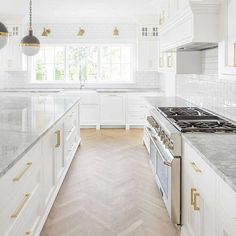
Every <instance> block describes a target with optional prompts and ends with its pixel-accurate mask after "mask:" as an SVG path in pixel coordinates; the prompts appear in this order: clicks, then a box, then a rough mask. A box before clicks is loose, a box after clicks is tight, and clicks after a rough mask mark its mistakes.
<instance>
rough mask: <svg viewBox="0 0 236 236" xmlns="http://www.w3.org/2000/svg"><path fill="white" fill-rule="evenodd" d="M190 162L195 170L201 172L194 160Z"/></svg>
mask: <svg viewBox="0 0 236 236" xmlns="http://www.w3.org/2000/svg"><path fill="white" fill-rule="evenodd" d="M190 164H191V166H192V167H193V169H194V170H195V172H197V173H202V171H201V170H200V169H199V168H198V167H197V165H196V164H195V163H194V162H191V163H190Z"/></svg>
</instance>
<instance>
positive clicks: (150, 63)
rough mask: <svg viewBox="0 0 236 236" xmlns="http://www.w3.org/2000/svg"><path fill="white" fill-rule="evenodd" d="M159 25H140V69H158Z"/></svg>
mask: <svg viewBox="0 0 236 236" xmlns="http://www.w3.org/2000/svg"><path fill="white" fill-rule="evenodd" d="M157 38H158V27H157V25H148V24H146V25H142V26H139V27H138V62H137V63H138V68H137V70H138V71H157V70H158V42H157Z"/></svg>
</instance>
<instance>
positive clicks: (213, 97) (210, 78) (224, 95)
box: [175, 48, 236, 121]
mask: <svg viewBox="0 0 236 236" xmlns="http://www.w3.org/2000/svg"><path fill="white" fill-rule="evenodd" d="M175 94H176V95H177V96H179V97H182V98H184V99H186V100H188V101H190V102H192V103H194V104H196V105H197V106H201V107H203V108H206V109H209V110H211V111H213V112H216V113H218V114H220V115H222V116H224V117H226V118H229V119H231V120H234V121H236V78H235V77H224V76H218V49H217V48H216V49H211V50H206V51H203V52H202V74H201V75H176V87H175Z"/></svg>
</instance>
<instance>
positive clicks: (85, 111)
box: [80, 104, 99, 125]
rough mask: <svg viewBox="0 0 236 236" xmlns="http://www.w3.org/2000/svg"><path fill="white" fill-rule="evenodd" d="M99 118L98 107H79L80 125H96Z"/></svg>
mask: <svg viewBox="0 0 236 236" xmlns="http://www.w3.org/2000/svg"><path fill="white" fill-rule="evenodd" d="M98 117H99V107H98V105H93V104H91V105H80V123H81V125H97V124H98V123H99V122H98Z"/></svg>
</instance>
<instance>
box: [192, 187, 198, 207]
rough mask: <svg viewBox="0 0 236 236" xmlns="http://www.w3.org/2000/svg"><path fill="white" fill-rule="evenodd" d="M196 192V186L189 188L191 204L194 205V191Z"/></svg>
mask: <svg viewBox="0 0 236 236" xmlns="http://www.w3.org/2000/svg"><path fill="white" fill-rule="evenodd" d="M195 192H197V189H196V188H191V206H193V205H194V197H193V196H194V193H195Z"/></svg>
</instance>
